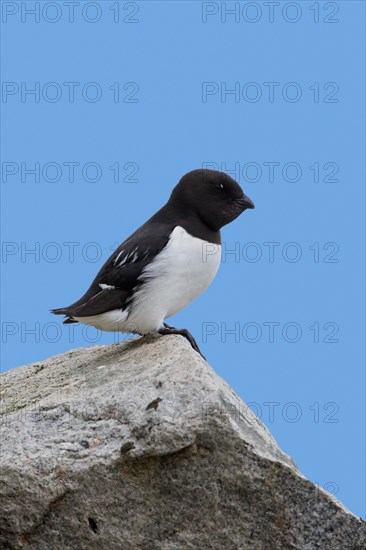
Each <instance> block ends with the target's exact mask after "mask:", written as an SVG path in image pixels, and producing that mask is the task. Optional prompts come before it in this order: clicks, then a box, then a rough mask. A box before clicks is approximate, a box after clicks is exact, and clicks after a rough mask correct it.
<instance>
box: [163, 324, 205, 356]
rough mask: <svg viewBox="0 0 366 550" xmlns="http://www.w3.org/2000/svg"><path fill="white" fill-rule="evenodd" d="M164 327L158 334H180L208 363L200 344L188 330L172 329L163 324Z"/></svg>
mask: <svg viewBox="0 0 366 550" xmlns="http://www.w3.org/2000/svg"><path fill="white" fill-rule="evenodd" d="M163 325H164V326H163V327H161V328H160V329H159V330H158V332H159V334H163V335H166V334H180V335H181V336H184V338H187V340H188V342H189V343H190V344H191V346H192V348H193V349H194V350H195V351H196V352H197V353H199V354H200V356H201V357H203V359H204V360H205V361H206V357H205V356H204V355H202V353H201V350H200V348H199V347H198V344H197V342H196V340H195V339H194V338H193V336H192V334H191V333H190V332H189V331H188V330H187V329H186V328H175V327H171V326H170V325H168V324H167V323H163Z"/></svg>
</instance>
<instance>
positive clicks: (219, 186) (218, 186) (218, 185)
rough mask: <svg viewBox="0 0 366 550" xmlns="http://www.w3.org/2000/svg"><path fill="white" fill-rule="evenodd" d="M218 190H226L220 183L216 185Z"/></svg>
mask: <svg viewBox="0 0 366 550" xmlns="http://www.w3.org/2000/svg"><path fill="white" fill-rule="evenodd" d="M216 189H224V186H223V185H222V183H218V184H217V185H216Z"/></svg>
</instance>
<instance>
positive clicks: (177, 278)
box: [128, 226, 221, 332]
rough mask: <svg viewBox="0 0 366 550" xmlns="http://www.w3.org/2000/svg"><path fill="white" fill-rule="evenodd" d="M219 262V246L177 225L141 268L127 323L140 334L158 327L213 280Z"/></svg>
mask: <svg viewBox="0 0 366 550" xmlns="http://www.w3.org/2000/svg"><path fill="white" fill-rule="evenodd" d="M220 261H221V245H219V244H212V243H209V242H207V241H203V240H202V239H198V238H196V237H192V236H191V235H190V234H189V233H187V231H186V230H185V229H183V228H182V227H180V226H177V227H176V228H175V229H174V231H173V232H172V234H171V236H170V239H169V242H168V244H167V245H166V246H165V248H164V249H163V250H162V252H161V253H160V254H158V255H157V256H156V258H155V259H154V260H153V261H152V262H151V263H150V264H149V265H148V266H147V267H146V268H145V269H144V271H143V273H142V274H141V276H140V280H142V281H143V284H142V286H141V287H140V288H139V289H138V290H137V292H136V295H135V298H134V300H133V302H132V304H131V305H132V307H131V311H130V315H129V317H128V321H129V322H131V323H136V325H139V326H140V328H143V330H141V332H150V331H152V330H156V329H157V328H159V327H160V326H161V323H162V322H163V320H164V319H165V318H167V317H170V316H171V315H174V314H175V313H177V312H178V311H180V310H181V309H183V308H184V307H186V306H187V305H188V304H190V303H191V302H192V301H193V300H194V299H195V298H197V297H198V296H199V295H200V294H202V292H204V290H206V288H207V287H208V286H209V285H210V283H211V282H212V280H213V279H214V277H215V275H216V273H217V271H218V268H219V265H220Z"/></svg>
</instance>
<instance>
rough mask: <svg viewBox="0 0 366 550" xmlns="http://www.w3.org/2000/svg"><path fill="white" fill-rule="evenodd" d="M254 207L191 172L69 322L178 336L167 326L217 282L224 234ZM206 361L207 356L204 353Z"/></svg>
mask: <svg viewBox="0 0 366 550" xmlns="http://www.w3.org/2000/svg"><path fill="white" fill-rule="evenodd" d="M247 208H254V204H253V202H252V201H251V200H250V198H249V197H247V196H246V195H245V194H244V192H243V190H242V189H241V187H240V185H239V184H238V183H237V182H236V181H235V180H234V179H233V178H231V177H230V176H228V175H227V174H225V173H223V172H218V171H216V170H207V169H198V170H193V171H192V172H188V174H186V175H185V176H183V177H182V178H181V180H180V181H179V183H178V184H177V185H176V187H174V189H173V191H172V193H171V195H170V198H169V200H168V202H167V203H166V204H165V205H164V206H163V207H162V208H161V209H160V210H159V211H158V212H156V214H154V215H153V216H152V217H151V218H150V219H149V220H148V221H147V222H146V223H144V224H143V225H142V226H141V227H139V229H137V230H136V231H135V232H134V233H133V234H132V235H131V236H130V237H128V239H126V240H125V241H124V242H123V243H122V244H121V245H120V246H119V247H118V248H117V250H116V251H115V252H114V253H113V254H112V255H111V257H110V258H109V259H108V260H107V261H106V263H105V264H104V265H103V267H102V268H101V269H100V271H99V272H98V274H97V276H96V277H95V279H94V281H93V282H92V284H91V285H90V287H89V289H88V290H87V291H86V293H85V294H84V295H83V296H82V297H81V298H80V300H77V301H76V302H75V303H73V304H71V306H68V307H62V308H59V309H53V310H51V311H52V313H56V314H62V315H66V317H67V318H66V319H65V320H64V323H76V322H79V323H84V324H85V325H91V326H93V327H96V328H98V329H100V330H105V331H110V332H119V331H120V332H127V333H133V334H140V335H144V334H156V333H159V334H164V335H165V334H181V335H182V336H184V337H185V338H187V340H188V341H189V342H190V344H191V345H192V347H193V349H194V350H196V351H197V352H198V353H200V354H201V352H200V349H199V347H198V345H197V342H196V340H195V339H194V338H193V336H192V335H191V334H190V333H189V332H188V330H187V329H177V328H174V327H171V326H170V325H168V324H167V323H165V319H167V318H168V317H171V316H172V315H174V314H175V313H177V312H178V311H180V310H182V309H183V308H185V307H186V306H187V305H188V304H190V303H191V302H192V301H193V300H195V298H197V297H198V296H199V295H200V294H202V292H204V290H206V288H207V287H208V286H209V285H210V284H211V282H212V281H213V279H214V277H215V275H216V273H217V271H218V268H219V265H220V260H221V235H220V229H221V227H223V226H224V225H227V224H228V223H230V222H232V221H233V220H235V218H237V217H238V216H239V215H240V214H241V213H242V212H244V210H246V209H247ZM201 355H202V354H201Z"/></svg>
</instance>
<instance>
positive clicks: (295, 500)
mask: <svg viewBox="0 0 366 550" xmlns="http://www.w3.org/2000/svg"><path fill="white" fill-rule="evenodd" d="M2 379H3V380H2V383H3V385H2V408H1V412H2V424H1V486H0V494H1V503H0V547H1V548H2V549H18V548H30V549H34V550H58V549H60V550H64V549H78V550H80V549H88V550H89V549H94V548H95V549H101V548H102V549H108V550H114V549H116V550H135V549H141V550H155V549H156V550H161V549H162V550H188V549H195V550H205V549H214V550H216V549H217V550H232V549H243V550H244V549H248V550H276V549H285V550H287V549H302V550H312V549H321V550H336V549H339V550H361V549H364V548H366V533H365V524H364V523H363V522H362V521H360V520H359V519H358V518H356V517H355V516H354V515H352V514H351V513H349V512H348V511H347V510H346V509H345V508H344V507H343V506H342V505H341V504H340V503H339V502H337V501H335V500H334V499H333V498H331V497H330V496H329V495H328V494H326V493H325V492H323V491H321V490H319V489H318V488H317V487H316V486H315V485H314V484H312V483H311V482H309V481H308V480H306V479H305V478H304V477H303V476H302V475H301V473H300V472H299V471H298V469H297V468H296V466H295V464H294V463H293V462H292V460H291V459H290V458H289V457H288V456H287V455H285V454H284V453H283V452H282V451H281V450H280V449H279V447H278V446H277V444H276V442H275V440H274V439H273V437H272V436H271V434H270V433H269V431H268V430H267V428H266V427H265V426H264V425H263V424H262V423H261V422H260V421H259V420H258V419H257V418H256V416H255V415H254V414H253V413H252V412H251V411H250V410H249V409H248V408H247V407H246V406H245V404H244V403H243V402H242V401H241V400H240V399H239V398H238V396H237V395H236V394H235V393H234V392H233V390H232V389H231V388H230V387H229V386H228V385H227V384H226V383H225V382H224V381H223V380H222V379H221V378H219V377H218V376H217V375H216V374H215V373H214V372H213V370H212V369H211V368H210V367H209V366H208V365H207V364H206V363H205V362H204V361H203V360H202V359H201V358H200V356H199V355H198V354H196V353H195V352H194V351H193V350H192V349H191V347H190V346H189V344H188V343H187V342H186V341H185V340H184V339H183V338H182V337H181V336H166V337H162V338H159V339H139V340H135V341H129V342H126V343H122V344H114V345H111V346H96V347H93V348H88V349H76V350H73V351H70V352H68V353H65V354H63V355H60V356H57V357H52V358H50V359H48V360H47V361H45V362H44V363H42V364H39V363H38V364H33V365H28V366H24V367H20V368H17V369H14V370H12V371H10V372H8V373H5V374H4V375H3V376H2Z"/></svg>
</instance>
